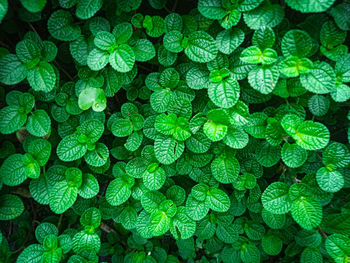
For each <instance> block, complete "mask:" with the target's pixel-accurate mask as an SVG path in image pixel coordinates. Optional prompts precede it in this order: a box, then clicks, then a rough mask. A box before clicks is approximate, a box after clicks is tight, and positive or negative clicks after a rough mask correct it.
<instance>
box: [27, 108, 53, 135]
mask: <svg viewBox="0 0 350 263" xmlns="http://www.w3.org/2000/svg"><path fill="white" fill-rule="evenodd" d="M50 128H51V120H50V117H49V115H48V114H47V113H46V111H44V110H36V111H34V112H32V113H31V114H30V115H29V117H28V121H27V124H26V129H27V130H28V131H29V133H30V134H32V135H34V136H37V137H43V136H45V135H47V134H48V133H49V131H50Z"/></svg>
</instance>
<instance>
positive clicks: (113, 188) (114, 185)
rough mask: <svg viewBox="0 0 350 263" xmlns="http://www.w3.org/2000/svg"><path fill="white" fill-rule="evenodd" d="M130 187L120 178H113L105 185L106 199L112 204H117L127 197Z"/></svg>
mask: <svg viewBox="0 0 350 263" xmlns="http://www.w3.org/2000/svg"><path fill="white" fill-rule="evenodd" d="M130 195H131V190H130V187H129V186H128V185H127V183H126V182H125V181H123V179H122V178H117V179H114V180H113V181H112V182H111V183H110V184H109V185H108V187H107V190H106V200H107V202H108V203H109V204H111V205H113V206H119V205H121V204H122V203H124V202H125V201H126V200H128V199H129V197H130Z"/></svg>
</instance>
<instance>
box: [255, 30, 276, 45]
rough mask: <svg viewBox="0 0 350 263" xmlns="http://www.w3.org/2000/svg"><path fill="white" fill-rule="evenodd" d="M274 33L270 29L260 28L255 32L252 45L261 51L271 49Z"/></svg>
mask: <svg viewBox="0 0 350 263" xmlns="http://www.w3.org/2000/svg"><path fill="white" fill-rule="evenodd" d="M275 39H276V37H275V32H274V31H273V29H272V28H270V27H261V28H259V29H258V30H255V32H254V34H253V38H252V44H253V45H254V46H258V47H259V48H260V49H261V50H264V49H266V48H272V47H273V44H274V43H275Z"/></svg>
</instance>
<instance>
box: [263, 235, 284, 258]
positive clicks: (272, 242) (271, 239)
mask: <svg viewBox="0 0 350 263" xmlns="http://www.w3.org/2000/svg"><path fill="white" fill-rule="evenodd" d="M261 245H262V248H263V250H264V251H265V252H266V254H268V255H272V256H276V255H278V254H279V253H280V252H281V251H282V247H283V242H282V240H281V238H279V237H278V236H277V235H265V236H264V237H263V238H262V241H261Z"/></svg>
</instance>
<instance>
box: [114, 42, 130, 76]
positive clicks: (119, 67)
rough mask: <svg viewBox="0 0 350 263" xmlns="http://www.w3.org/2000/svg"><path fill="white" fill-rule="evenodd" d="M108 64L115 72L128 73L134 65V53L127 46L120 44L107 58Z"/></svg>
mask: <svg viewBox="0 0 350 263" xmlns="http://www.w3.org/2000/svg"><path fill="white" fill-rule="evenodd" d="M109 63H110V64H111V66H112V67H113V68H114V69H115V70H116V71H119V72H128V71H130V70H132V68H133V66H134V64H135V53H134V51H133V49H132V48H131V47H130V46H128V45H127V44H121V45H119V47H118V48H117V49H116V50H115V51H114V52H113V53H112V54H111V55H110V56H109Z"/></svg>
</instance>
